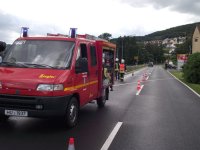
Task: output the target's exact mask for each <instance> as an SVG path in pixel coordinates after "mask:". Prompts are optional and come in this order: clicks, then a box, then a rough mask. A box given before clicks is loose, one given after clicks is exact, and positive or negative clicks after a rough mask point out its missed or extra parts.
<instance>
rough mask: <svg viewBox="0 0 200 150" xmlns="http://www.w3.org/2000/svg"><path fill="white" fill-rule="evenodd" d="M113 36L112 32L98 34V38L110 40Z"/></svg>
mask: <svg viewBox="0 0 200 150" xmlns="http://www.w3.org/2000/svg"><path fill="white" fill-rule="evenodd" d="M111 37H112V34H110V33H103V34H101V35H99V36H98V38H101V39H104V40H108V41H109V40H110V39H111Z"/></svg>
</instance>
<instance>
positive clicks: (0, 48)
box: [0, 41, 6, 52]
mask: <svg viewBox="0 0 200 150" xmlns="http://www.w3.org/2000/svg"><path fill="white" fill-rule="evenodd" d="M5 49H6V43H5V42H2V41H0V52H3V51H4V50H5Z"/></svg>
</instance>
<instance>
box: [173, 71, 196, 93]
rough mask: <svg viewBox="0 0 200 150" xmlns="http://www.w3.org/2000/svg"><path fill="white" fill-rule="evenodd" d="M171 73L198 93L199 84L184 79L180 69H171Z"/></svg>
mask: <svg viewBox="0 0 200 150" xmlns="http://www.w3.org/2000/svg"><path fill="white" fill-rule="evenodd" d="M171 73H172V74H173V75H174V76H175V77H177V78H178V79H179V80H181V81H182V82H184V83H185V84H187V85H188V86H189V87H191V88H192V89H193V90H194V91H196V92H197V93H198V94H200V84H192V83H188V82H186V81H185V80H184V77H183V72H181V71H171Z"/></svg>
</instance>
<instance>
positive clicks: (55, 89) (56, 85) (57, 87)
mask: <svg viewBox="0 0 200 150" xmlns="http://www.w3.org/2000/svg"><path fill="white" fill-rule="evenodd" d="M63 89H64V88H63V85H62V84H55V85H54V86H53V90H54V91H63Z"/></svg>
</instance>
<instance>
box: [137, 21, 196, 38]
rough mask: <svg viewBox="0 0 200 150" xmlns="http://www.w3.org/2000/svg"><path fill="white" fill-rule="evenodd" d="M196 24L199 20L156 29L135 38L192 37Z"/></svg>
mask: <svg viewBox="0 0 200 150" xmlns="http://www.w3.org/2000/svg"><path fill="white" fill-rule="evenodd" d="M197 24H200V22H196V23H192V24H186V25H182V26H177V27H173V28H169V29H166V30H163V31H157V32H154V33H151V34H148V35H145V36H143V37H141V36H140V37H137V40H138V41H148V40H163V39H165V38H174V37H179V36H187V37H192V35H193V32H194V29H195V27H196V25H197Z"/></svg>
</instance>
